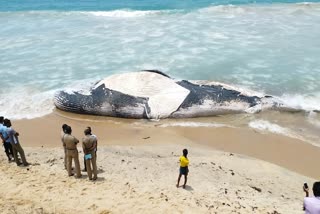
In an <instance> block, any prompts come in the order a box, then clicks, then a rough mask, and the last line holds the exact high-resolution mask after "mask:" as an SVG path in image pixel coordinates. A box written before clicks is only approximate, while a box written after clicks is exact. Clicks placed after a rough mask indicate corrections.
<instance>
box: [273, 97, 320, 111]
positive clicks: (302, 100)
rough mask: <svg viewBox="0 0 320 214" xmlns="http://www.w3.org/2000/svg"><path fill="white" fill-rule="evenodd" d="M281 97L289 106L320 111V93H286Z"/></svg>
mask: <svg viewBox="0 0 320 214" xmlns="http://www.w3.org/2000/svg"><path fill="white" fill-rule="evenodd" d="M279 99H280V100H281V101H282V102H283V103H285V104H286V105H287V106H289V107H292V108H295V109H301V110H304V111H314V110H317V111H320V94H312V95H301V94H294V95H292V94H284V95H282V96H281V97H279Z"/></svg>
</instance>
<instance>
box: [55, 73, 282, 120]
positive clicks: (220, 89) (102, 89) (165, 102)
mask: <svg viewBox="0 0 320 214" xmlns="http://www.w3.org/2000/svg"><path fill="white" fill-rule="evenodd" d="M54 103H55V106H56V107H57V108H58V109H61V110H64V111H68V112H74V113H80V114H92V115H102V116H112V117H123V118H146V119H158V118H179V117H200V116H212V115H218V114H228V113H241V112H255V111H259V110H261V108H262V105H264V106H266V105H267V106H269V107H275V106H279V104H278V103H275V102H273V101H271V102H270V97H269V96H256V95H255V96H250V95H248V94H244V93H242V92H241V91H239V90H236V89H233V88H230V87H227V86H225V85H222V84H213V83H204V82H203V81H202V82H196V81H187V80H175V79H172V78H170V77H169V76H168V75H166V74H164V73H162V72H160V71H156V70H143V71H139V72H131V73H122V74H115V75H112V76H109V77H107V78H105V79H103V80H101V81H99V82H97V83H96V84H94V85H93V86H92V87H91V88H90V89H89V90H88V91H87V92H86V93H83V91H70V90H65V91H59V92H57V93H56V94H55V97H54Z"/></svg>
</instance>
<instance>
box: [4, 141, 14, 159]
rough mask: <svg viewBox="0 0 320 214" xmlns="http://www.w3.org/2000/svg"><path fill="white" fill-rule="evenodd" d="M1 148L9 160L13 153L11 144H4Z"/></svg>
mask: <svg viewBox="0 0 320 214" xmlns="http://www.w3.org/2000/svg"><path fill="white" fill-rule="evenodd" d="M3 146H4V151H5V153H6V155H7V157H8V159H10V158H11V157H13V152H12V146H11V143H4V144H3ZM10 155H11V157H10Z"/></svg>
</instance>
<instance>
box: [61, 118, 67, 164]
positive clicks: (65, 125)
mask: <svg viewBox="0 0 320 214" xmlns="http://www.w3.org/2000/svg"><path fill="white" fill-rule="evenodd" d="M67 126H68V125H67V124H63V125H62V131H61V141H62V145H63V151H64V169H67V149H66V145H65V144H64V142H63V136H64V135H65V134H66V132H65V129H66V127H67Z"/></svg>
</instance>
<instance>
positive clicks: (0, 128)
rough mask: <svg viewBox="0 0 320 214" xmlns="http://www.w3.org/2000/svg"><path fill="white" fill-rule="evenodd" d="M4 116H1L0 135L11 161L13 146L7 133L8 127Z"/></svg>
mask: <svg viewBox="0 0 320 214" xmlns="http://www.w3.org/2000/svg"><path fill="white" fill-rule="evenodd" d="M3 122H4V118H3V117H2V116H0V137H1V139H2V143H3V147H4V151H5V153H6V155H7V157H8V161H9V162H10V161H11V160H12V157H13V151H12V146H11V144H10V142H9V137H8V134H7V127H6V126H5V125H4V124H3Z"/></svg>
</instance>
